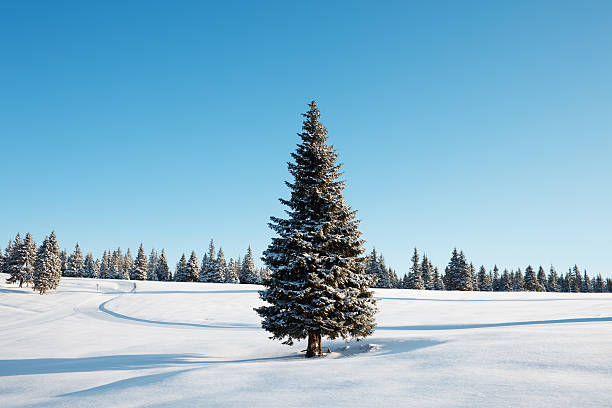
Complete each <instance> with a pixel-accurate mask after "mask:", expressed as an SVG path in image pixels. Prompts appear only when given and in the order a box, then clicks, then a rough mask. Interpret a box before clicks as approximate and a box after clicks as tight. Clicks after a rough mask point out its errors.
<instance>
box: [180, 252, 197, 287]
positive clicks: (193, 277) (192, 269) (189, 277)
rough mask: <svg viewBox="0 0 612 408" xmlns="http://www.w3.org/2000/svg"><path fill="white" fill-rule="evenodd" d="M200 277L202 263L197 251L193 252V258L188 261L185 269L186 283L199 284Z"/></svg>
mask: <svg viewBox="0 0 612 408" xmlns="http://www.w3.org/2000/svg"><path fill="white" fill-rule="evenodd" d="M199 275H200V261H199V260H198V256H197V255H196V253H195V251H191V256H190V257H189V260H188V261H187V268H186V269H185V280H184V282H197V281H198V276H199Z"/></svg>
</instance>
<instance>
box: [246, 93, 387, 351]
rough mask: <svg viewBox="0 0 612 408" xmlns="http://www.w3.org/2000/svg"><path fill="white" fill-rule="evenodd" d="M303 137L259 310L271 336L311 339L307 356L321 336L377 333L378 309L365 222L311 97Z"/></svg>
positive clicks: (275, 223) (277, 221)
mask: <svg viewBox="0 0 612 408" xmlns="http://www.w3.org/2000/svg"><path fill="white" fill-rule="evenodd" d="M304 116H305V117H306V120H305V121H304V125H303V127H302V129H303V132H302V133H300V135H299V136H300V137H301V139H302V143H301V144H299V145H298V148H297V151H296V152H295V153H293V154H292V157H293V159H294V161H295V162H291V163H289V172H290V173H291V175H292V176H293V178H294V181H293V182H292V183H289V182H287V186H288V187H289V188H290V189H291V198H290V199H289V200H284V199H281V202H282V203H283V204H285V205H286V206H287V207H289V210H287V215H288V218H287V219H281V218H277V217H272V218H271V221H272V222H271V223H270V224H269V225H270V227H271V228H272V229H273V230H274V231H275V232H276V234H277V235H278V236H277V237H274V238H273V239H272V243H271V244H270V245H269V246H268V249H267V250H266V251H265V252H264V257H263V259H264V261H265V263H266V265H268V266H269V267H270V269H271V276H270V278H269V279H267V280H266V282H265V284H266V289H265V290H263V291H261V292H260V296H261V299H262V300H263V301H265V302H267V303H268V304H269V306H262V307H259V308H257V309H256V311H257V312H258V313H259V314H260V316H262V318H263V321H262V326H263V328H264V329H266V330H267V331H269V332H271V333H272V335H273V336H272V338H274V339H280V340H283V339H285V340H284V343H286V344H292V343H293V341H294V340H296V339H303V338H308V347H307V351H306V356H307V357H312V356H317V355H321V354H322V348H321V339H322V337H323V336H326V337H328V338H330V339H335V338H338V337H342V338H349V337H352V338H357V339H360V338H364V337H367V336H369V335H370V334H372V332H373V330H374V327H375V321H374V313H375V311H376V306H375V303H376V301H375V300H374V297H373V293H372V291H371V290H370V288H369V287H370V284H371V279H370V278H369V276H368V275H367V274H366V273H365V270H364V268H363V261H364V260H363V258H362V254H363V248H362V245H363V240H361V239H360V235H361V233H360V232H359V230H358V224H359V221H358V220H356V219H355V214H356V211H353V210H352V209H351V208H350V207H349V206H348V204H347V203H346V202H345V201H344V198H343V196H342V190H343V189H344V182H343V181H341V180H339V177H340V173H339V172H340V167H341V165H339V164H337V163H336V160H337V153H336V152H335V150H334V149H333V147H332V146H329V145H327V144H326V141H327V136H326V133H327V131H326V130H325V128H324V127H323V125H322V124H321V123H320V122H319V110H318V109H317V107H316V104H315V102H314V101H313V102H312V103H311V104H310V110H309V111H308V113H306V114H305V115H304Z"/></svg>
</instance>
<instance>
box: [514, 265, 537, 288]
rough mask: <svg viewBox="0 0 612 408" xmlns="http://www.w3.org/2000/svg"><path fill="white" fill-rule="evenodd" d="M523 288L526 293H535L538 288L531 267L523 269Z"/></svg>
mask: <svg viewBox="0 0 612 408" xmlns="http://www.w3.org/2000/svg"><path fill="white" fill-rule="evenodd" d="M519 271H520V269H519ZM523 287H524V288H525V290H527V291H537V290H538V289H539V288H540V284H539V282H538V277H537V276H536V273H535V271H534V270H533V267H532V266H531V265H529V266H527V269H525V278H524V283H523Z"/></svg>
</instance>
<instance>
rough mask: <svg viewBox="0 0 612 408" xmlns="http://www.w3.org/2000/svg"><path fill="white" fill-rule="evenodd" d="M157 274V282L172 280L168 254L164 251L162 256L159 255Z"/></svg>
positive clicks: (156, 267) (156, 265)
mask: <svg viewBox="0 0 612 408" xmlns="http://www.w3.org/2000/svg"><path fill="white" fill-rule="evenodd" d="M155 274H156V275H157V280H159V281H171V280H172V272H170V268H169V267H168V260H167V259H166V252H165V251H164V250H163V249H162V251H161V254H160V255H159V259H158V260H157V263H156V264H155Z"/></svg>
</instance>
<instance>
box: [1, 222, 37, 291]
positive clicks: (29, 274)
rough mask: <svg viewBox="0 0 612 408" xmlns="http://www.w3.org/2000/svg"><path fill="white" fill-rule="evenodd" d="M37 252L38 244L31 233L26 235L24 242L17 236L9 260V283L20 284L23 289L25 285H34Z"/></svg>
mask: <svg viewBox="0 0 612 408" xmlns="http://www.w3.org/2000/svg"><path fill="white" fill-rule="evenodd" d="M36 252H37V251H36V243H35V242H34V240H33V239H32V235H30V233H27V234H26V236H25V239H24V240H23V241H21V237H20V236H19V234H17V236H16V237H15V242H14V243H13V249H12V251H11V255H10V257H9V259H8V265H9V269H8V273H9V275H10V276H9V278H8V279H7V283H15V282H19V287H20V288H21V287H23V284H24V283H25V284H28V285H29V284H30V283H32V278H33V275H34V263H35V262H36Z"/></svg>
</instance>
